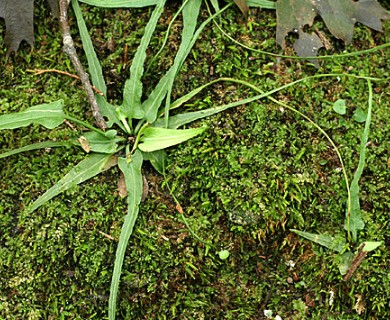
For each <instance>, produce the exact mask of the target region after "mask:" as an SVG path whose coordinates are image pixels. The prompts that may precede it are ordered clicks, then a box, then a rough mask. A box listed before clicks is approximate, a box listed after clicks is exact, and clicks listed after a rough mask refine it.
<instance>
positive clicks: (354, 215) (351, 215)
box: [344, 80, 372, 242]
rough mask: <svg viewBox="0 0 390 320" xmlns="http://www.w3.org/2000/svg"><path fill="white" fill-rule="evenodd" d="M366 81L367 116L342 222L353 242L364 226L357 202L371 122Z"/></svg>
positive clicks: (370, 90) (370, 89)
mask: <svg viewBox="0 0 390 320" xmlns="http://www.w3.org/2000/svg"><path fill="white" fill-rule="evenodd" d="M367 83H368V91H369V98H368V111H367V118H366V123H365V125H364V130H363V133H362V137H361V142H360V156H359V164H358V167H357V169H356V172H355V174H354V176H353V180H352V182H351V187H350V193H351V199H350V201H351V203H350V206H349V205H347V212H346V217H345V223H344V229H345V230H347V231H348V232H351V233H352V241H353V242H356V241H357V231H358V230H362V229H363V228H364V222H363V219H362V213H361V210H360V202H359V179H360V177H361V176H362V173H363V169H364V165H365V159H366V150H367V142H368V135H369V133H370V124H371V112H372V85H371V81H370V80H367Z"/></svg>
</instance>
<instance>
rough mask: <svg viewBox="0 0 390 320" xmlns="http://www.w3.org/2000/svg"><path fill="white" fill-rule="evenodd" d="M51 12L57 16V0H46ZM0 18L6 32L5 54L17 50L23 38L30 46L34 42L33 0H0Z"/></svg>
mask: <svg viewBox="0 0 390 320" xmlns="http://www.w3.org/2000/svg"><path fill="white" fill-rule="evenodd" d="M48 2H49V4H50V7H51V9H52V13H53V15H54V16H55V17H58V14H59V9H58V1H57V0H48ZM0 18H4V20H5V27H6V33H5V38H4V43H5V45H6V47H7V48H8V52H7V56H9V54H10V53H11V52H13V51H16V50H18V48H19V45H20V43H21V42H22V41H23V40H25V41H27V43H28V44H30V45H31V46H32V45H33V42H34V27H33V20H34V0H1V1H0Z"/></svg>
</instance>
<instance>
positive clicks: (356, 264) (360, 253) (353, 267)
mask: <svg viewBox="0 0 390 320" xmlns="http://www.w3.org/2000/svg"><path fill="white" fill-rule="evenodd" d="M364 246H365V244H364V243H362V245H361V246H360V247H359V250H358V253H357V254H356V256H354V257H353V259H352V261H351V265H350V267H349V269H348V271H347V274H346V275H345V276H344V278H343V280H344V281H348V280H349V279H350V278H351V277H352V274H353V273H354V272H355V271H356V269H357V268H358V267H359V265H360V264H361V263H362V261H363V259H364V258H365V257H366V255H367V253H368V251H363V248H364Z"/></svg>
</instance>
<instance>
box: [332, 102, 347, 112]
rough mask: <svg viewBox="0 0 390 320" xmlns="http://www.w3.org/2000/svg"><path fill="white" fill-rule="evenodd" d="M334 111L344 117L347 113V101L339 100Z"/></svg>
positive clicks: (334, 105) (334, 106)
mask: <svg viewBox="0 0 390 320" xmlns="http://www.w3.org/2000/svg"><path fill="white" fill-rule="evenodd" d="M333 111H334V112H336V113H338V114H340V115H344V114H345V113H346V111H347V106H346V105H345V100H344V99H338V100H337V101H336V102H335V103H334V104H333Z"/></svg>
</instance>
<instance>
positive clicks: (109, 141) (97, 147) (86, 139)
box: [78, 130, 118, 154]
mask: <svg viewBox="0 0 390 320" xmlns="http://www.w3.org/2000/svg"><path fill="white" fill-rule="evenodd" d="M116 133H117V131H116V130H109V131H107V132H106V133H105V135H102V134H100V133H98V132H95V131H89V132H86V133H84V135H82V136H81V137H80V138H79V139H78V141H79V143H80V144H81V147H82V148H83V149H84V151H86V152H91V151H92V152H98V153H109V154H113V153H115V152H116V151H117V150H118V144H117V142H118V141H117V139H116Z"/></svg>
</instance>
